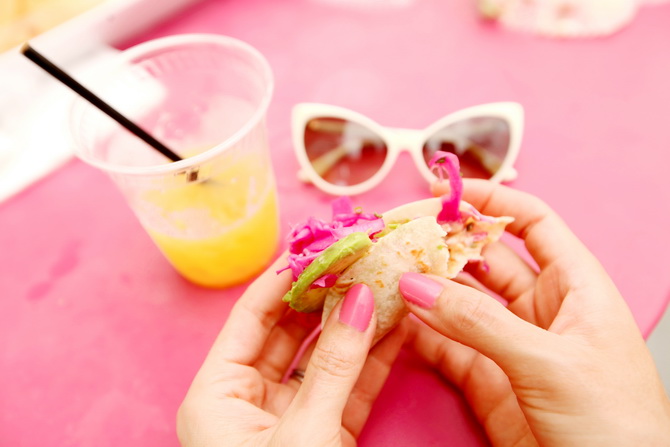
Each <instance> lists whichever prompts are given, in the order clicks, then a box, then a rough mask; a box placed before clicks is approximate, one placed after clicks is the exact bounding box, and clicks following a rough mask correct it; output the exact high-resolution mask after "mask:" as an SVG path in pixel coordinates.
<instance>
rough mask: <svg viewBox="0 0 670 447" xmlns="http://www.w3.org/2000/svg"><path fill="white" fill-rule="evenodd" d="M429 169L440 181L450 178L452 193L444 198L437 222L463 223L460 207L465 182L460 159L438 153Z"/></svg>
mask: <svg viewBox="0 0 670 447" xmlns="http://www.w3.org/2000/svg"><path fill="white" fill-rule="evenodd" d="M428 167H429V168H430V169H431V170H432V171H436V174H437V176H438V178H439V179H440V180H444V175H445V174H446V175H447V177H448V178H449V189H450V191H449V194H445V195H443V196H442V209H441V210H440V213H439V214H438V215H437V222H438V223H440V224H443V223H449V222H459V221H461V213H460V210H459V207H460V204H461V196H462V195H463V180H462V179H461V173H460V163H459V161H458V157H457V156H456V155H454V154H452V153H451V152H444V151H437V152H435V155H433V158H431V159H430V162H429V163H428Z"/></svg>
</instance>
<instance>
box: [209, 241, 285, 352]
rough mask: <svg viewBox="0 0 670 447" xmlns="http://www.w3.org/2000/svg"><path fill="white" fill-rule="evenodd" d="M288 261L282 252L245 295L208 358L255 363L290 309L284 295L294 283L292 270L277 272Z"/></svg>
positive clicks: (237, 304) (234, 309) (237, 303)
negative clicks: (270, 336) (272, 331)
mask: <svg viewBox="0 0 670 447" xmlns="http://www.w3.org/2000/svg"><path fill="white" fill-rule="evenodd" d="M285 264H286V256H285V253H283V254H282V255H280V256H279V257H278V258H277V260H276V261H275V262H274V263H273V264H272V265H271V266H270V267H269V268H268V269H267V270H265V272H263V273H262V274H261V275H260V276H259V277H258V279H256V280H255V281H254V282H253V283H251V285H250V286H249V287H248V288H247V290H246V291H245V292H244V293H243V294H242V296H241V297H240V299H239V300H238V301H237V302H236V303H235V305H234V306H233V309H232V310H231V312H230V315H229V316H228V320H227V321H226V323H225V325H224V326H223V329H222V330H221V333H220V334H219V336H218V337H217V339H216V341H215V342H214V345H213V346H212V349H211V350H210V353H209V355H208V359H209V358H211V357H214V358H216V359H220V360H224V361H229V362H233V363H238V364H242V365H252V364H253V363H254V362H256V360H257V359H258V357H259V355H260V354H261V352H262V350H263V347H264V346H265V342H266V340H267V338H268V335H269V334H270V331H271V330H272V328H273V327H274V326H275V325H276V324H277V322H278V321H279V320H280V319H281V318H282V316H283V315H284V313H285V312H286V309H287V304H286V303H284V302H283V301H282V296H283V295H284V294H285V293H286V291H287V290H288V289H289V286H290V285H291V272H290V271H284V272H282V273H280V274H279V275H278V274H277V273H276V271H277V270H278V269H280V268H281V267H283V266H284V265H285Z"/></svg>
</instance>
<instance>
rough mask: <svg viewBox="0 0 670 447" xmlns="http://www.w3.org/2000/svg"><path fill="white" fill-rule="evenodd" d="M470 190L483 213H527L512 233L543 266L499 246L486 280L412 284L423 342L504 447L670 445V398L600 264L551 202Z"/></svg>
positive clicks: (405, 282)
mask: <svg viewBox="0 0 670 447" xmlns="http://www.w3.org/2000/svg"><path fill="white" fill-rule="evenodd" d="M438 189H439V186H438ZM464 189H465V197H464V200H466V201H468V202H470V203H472V204H473V205H474V206H475V207H477V208H478V209H479V210H480V211H481V212H482V213H484V214H487V215H492V216H503V215H508V216H513V217H514V218H515V221H514V222H513V223H512V224H511V225H510V226H509V228H508V230H509V231H510V232H511V233H512V234H513V235H515V236H517V237H519V238H522V239H523V240H524V242H525V245H526V248H527V249H528V251H529V253H530V255H531V256H532V257H533V259H534V260H535V262H536V263H537V265H538V266H539V271H538V269H536V268H534V267H533V266H531V265H529V264H528V263H527V262H525V261H524V260H523V259H522V258H521V257H520V256H518V255H517V254H516V253H514V252H513V251H512V250H511V249H510V248H509V247H507V246H505V245H504V244H503V243H496V244H493V245H491V246H490V247H488V249H487V251H486V253H485V257H486V260H487V263H488V265H489V267H490V270H489V271H488V272H486V271H484V270H483V269H479V270H475V271H472V272H471V273H472V276H473V277H474V280H475V282H474V287H469V286H466V285H463V284H458V283H456V282H454V281H449V280H445V279H442V278H437V277H431V276H425V275H419V274H413V273H407V274H405V275H404V276H403V277H402V278H401V281H400V291H401V293H402V294H403V296H404V297H405V299H406V302H407V304H408V306H409V308H410V309H411V311H412V312H413V313H414V314H415V315H416V316H417V317H418V318H419V319H421V320H423V321H424V322H425V323H427V325H428V326H430V327H427V326H426V325H422V324H420V323H418V322H416V323H417V324H415V325H414V330H413V334H412V336H411V340H410V345H411V346H412V347H413V349H414V350H415V351H416V352H417V353H418V354H419V356H421V357H422V358H424V359H425V360H426V361H428V362H429V363H431V364H432V365H434V366H435V367H436V368H438V369H439V370H440V371H441V372H442V374H443V375H444V376H445V377H446V378H447V379H449V380H450V381H451V382H453V383H454V384H455V385H456V386H458V387H459V388H460V389H461V390H462V391H463V393H464V395H465V397H466V399H467V400H468V402H469V404H470V405H471V407H472V408H473V410H474V413H475V414H476V416H477V418H478V420H479V421H480V423H481V424H482V425H483V427H484V429H485V431H486V433H487V434H488V436H489V439H490V440H491V441H492V443H493V444H494V445H496V446H520V445H524V446H525V445H537V444H540V445H543V446H555V445H560V446H565V445H576V446H601V445H602V446H608V447H611V446H616V445H626V446H633V445H635V446H638V445H639V446H661V445H663V446H668V445H670V401H669V400H668V398H667V396H666V394H665V393H664V390H663V385H662V383H661V381H660V379H659V376H658V373H657V371H656V368H655V365H654V362H653V360H652V358H651V355H650V353H649V351H648V349H647V347H646V345H645V342H644V340H643V338H642V336H641V335H640V331H639V329H638V327H637V326H636V323H635V321H634V319H633V317H632V315H631V313H630V311H629V309H628V307H627V306H626V303H625V301H624V300H623V298H622V297H621V295H620V294H619V292H618V291H617V289H616V287H615V285H614V284H613V282H612V281H611V279H610V278H609V276H608V275H607V273H606V272H605V271H604V269H603V267H602V266H601V265H600V263H599V262H598V261H597V260H596V259H595V257H594V256H593V255H592V254H591V253H590V252H589V251H588V250H587V248H586V247H585V246H584V245H583V244H582V243H581V242H580V241H579V240H578V239H577V237H576V236H575V235H574V234H573V233H572V232H571V231H570V230H569V228H568V227H567V226H566V224H565V223H564V222H563V221H562V220H561V219H560V218H559V216H558V215H557V214H556V213H555V212H554V211H552V210H551V209H550V208H549V207H548V206H547V205H546V204H545V203H543V202H542V201H541V200H539V199H537V198H535V197H533V196H531V195H529V194H526V193H522V192H519V191H515V190H512V189H510V188H507V187H504V186H500V185H495V184H492V183H490V182H485V181H476V180H467V181H465V188H464ZM439 192H441V191H439V190H438V191H437V193H439ZM622 256H625V253H622ZM480 285H483V286H484V287H479V286H480ZM478 289H479V290H478ZM486 289H488V290H490V291H493V292H495V293H497V294H498V295H499V296H500V297H502V298H503V299H504V300H506V301H507V303H508V304H507V306H506V307H505V306H503V305H501V304H500V302H499V301H498V300H496V299H495V298H493V297H491V296H490V295H488V294H487V293H484V292H483V290H486ZM431 328H432V329H431ZM433 329H434V330H433Z"/></svg>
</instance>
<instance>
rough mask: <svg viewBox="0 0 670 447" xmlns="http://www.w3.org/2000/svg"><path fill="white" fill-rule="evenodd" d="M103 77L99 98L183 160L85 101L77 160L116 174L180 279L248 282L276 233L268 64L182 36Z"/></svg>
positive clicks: (133, 56) (76, 116)
mask: <svg viewBox="0 0 670 447" xmlns="http://www.w3.org/2000/svg"><path fill="white" fill-rule="evenodd" d="M106 72H107V73H106V74H105V76H104V77H101V78H100V79H99V81H100V82H95V83H94V84H92V85H93V89H94V90H95V92H96V93H97V94H98V95H99V96H100V97H102V98H103V99H104V100H105V101H107V102H108V103H109V104H110V105H111V106H112V107H114V108H115V109H116V110H118V111H119V112H121V113H122V114H123V115H125V116H126V117H127V118H129V119H130V120H132V121H133V122H135V123H136V124H138V125H139V126H140V127H142V128H143V129H144V130H145V131H147V132H148V133H150V134H151V135H152V136H153V137H154V138H156V139H157V140H159V141H160V142H161V143H163V144H164V145H165V146H167V147H168V148H170V149H171V150H172V151H173V152H175V153H177V154H178V155H179V156H180V157H181V158H183V160H181V161H176V162H171V161H170V160H169V159H167V158H166V157H165V156H164V155H162V154H161V153H159V152H158V151H156V150H154V149H153V148H152V147H151V146H149V145H147V144H146V143H145V142H143V141H142V140H140V139H139V138H137V137H136V136H135V135H132V134H131V133H129V132H128V131H126V130H125V129H123V128H122V127H120V126H119V125H118V124H116V123H115V122H114V121H112V120H111V119H110V118H109V117H107V116H106V115H104V114H102V112H100V111H98V110H97V109H95V108H94V107H93V106H91V105H90V104H88V103H86V102H84V101H83V100H79V101H77V102H76V103H75V104H74V106H73V109H72V120H71V121H72V131H73V134H74V139H75V141H76V143H77V144H76V153H77V155H78V156H79V157H80V158H81V159H83V160H84V161H86V162H87V163H90V164H92V165H94V166H97V167H98V168H100V169H102V170H103V171H105V172H107V173H108V174H109V175H110V176H111V178H112V179H113V180H114V182H115V183H116V185H117V186H118V187H119V189H120V190H121V191H122V193H123V194H124V196H125V198H126V199H127V201H128V203H129V205H130V207H131V208H132V209H133V211H134V212H135V214H136V215H137V217H138V219H139V220H140V222H141V224H142V226H143V227H144V228H145V229H146V231H147V232H148V234H149V235H150V236H151V238H152V239H153V241H154V242H155V243H156V245H157V246H158V247H159V248H160V249H161V251H162V252H163V254H164V255H165V257H166V258H167V259H168V260H169V261H170V263H171V264H172V265H173V266H174V267H175V268H176V269H177V271H179V272H180V273H181V274H182V275H183V276H184V277H185V278H187V279H188V280H190V281H192V282H194V283H196V284H199V285H202V286H206V287H227V286H231V285H234V284H238V283H241V282H243V281H245V280H247V279H249V278H251V277H253V276H254V275H255V274H257V273H258V272H259V271H260V270H262V269H263V267H264V266H265V265H266V264H267V263H268V261H269V260H270V259H271V258H272V257H273V254H274V253H275V250H276V248H277V242H278V233H279V229H278V208H277V197H276V187H275V180H274V175H273V172H272V166H271V160H270V155H269V148H268V139H267V132H266V127H265V115H266V111H267V107H268V104H269V102H270V98H271V95H272V88H273V80H272V73H271V71H270V68H269V65H268V63H267V62H266V60H265V59H264V58H263V56H262V55H261V54H260V53H259V52H258V51H256V50H255V49H254V48H252V47H251V46H249V45H248V44H246V43H243V42H240V41H238V40H235V39H232V38H229V37H224V36H215V35H203V34H197V35H180V36H172V37H167V38H162V39H157V40H154V41H150V42H147V43H144V44H140V45H138V46H136V47H133V48H131V49H129V50H126V51H124V52H123V53H121V55H120V60H119V62H118V64H115V65H114V66H113V67H112V68H108V69H106ZM103 205H104V204H103Z"/></svg>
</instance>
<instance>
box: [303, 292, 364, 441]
mask: <svg viewBox="0 0 670 447" xmlns="http://www.w3.org/2000/svg"><path fill="white" fill-rule="evenodd" d="M375 323H376V321H375V318H374V297H373V295H372V292H371V291H370V288H369V287H368V286H366V285H364V284H356V285H354V286H353V287H351V288H350V289H349V291H348V292H347V294H346V295H345V297H344V299H343V300H342V301H341V302H340V303H339V304H338V306H337V307H336V308H335V309H334V311H333V312H332V313H331V315H330V316H329V318H328V320H327V321H326V323H325V325H324V327H323V331H322V332H321V335H320V336H319V340H318V341H317V343H316V347H315V348H314V351H313V353H312V356H311V357H310V360H309V363H308V364H307V368H306V370H305V379H304V381H303V383H302V384H301V385H300V388H299V390H298V393H297V394H296V396H295V398H294V399H293V402H292V403H291V408H290V412H291V413H293V412H295V413H299V415H298V414H296V416H297V420H298V421H299V422H300V424H301V425H302V424H309V423H310V422H308V421H313V423H314V424H315V425H314V426H323V424H324V422H326V421H331V420H334V421H337V427H338V430H339V426H340V421H341V418H342V413H343V411H344V407H345V405H346V403H347V401H348V399H349V395H350V394H351V391H352V389H353V388H354V385H355V384H356V381H357V380H358V376H359V375H360V373H361V370H362V369H363V365H364V364H365V360H366V358H367V355H368V351H369V350H370V346H371V345H372V338H373V336H374V332H375Z"/></svg>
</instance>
